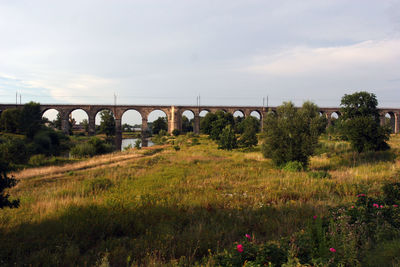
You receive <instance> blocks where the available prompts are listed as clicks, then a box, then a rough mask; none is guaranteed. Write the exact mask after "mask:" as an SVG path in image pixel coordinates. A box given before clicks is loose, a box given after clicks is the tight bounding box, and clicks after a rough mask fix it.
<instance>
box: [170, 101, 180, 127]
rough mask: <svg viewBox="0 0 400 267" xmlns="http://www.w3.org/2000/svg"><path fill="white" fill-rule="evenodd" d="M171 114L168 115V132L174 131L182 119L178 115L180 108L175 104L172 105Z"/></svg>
mask: <svg viewBox="0 0 400 267" xmlns="http://www.w3.org/2000/svg"><path fill="white" fill-rule="evenodd" d="M169 115H170V116H168V132H169V133H172V131H173V130H175V129H178V130H179V125H180V121H181V120H180V119H179V116H178V109H177V108H175V106H171V109H170V114H169Z"/></svg>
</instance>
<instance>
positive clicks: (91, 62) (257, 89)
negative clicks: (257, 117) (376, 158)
mask: <svg viewBox="0 0 400 267" xmlns="http://www.w3.org/2000/svg"><path fill="white" fill-rule="evenodd" d="M399 33H400V0H398V1H390V0H379V1H378V0H373V1H372V0H352V1H348V0H331V1H324V0H314V1H307V0H305V1H299V0H293V1H285V0H281V1H265V0H264V1H261V0H260V1H253V0H242V1H236V0H227V1H222V0H221V1H215V0H214V1H208V0H198V1H195V0H193V1H192V0H182V1H180V0H173V1H169V0H158V1H152V0H143V1H127V0H124V1H122V0H121V1H118V0H113V1H110V0H107V1H101V0H95V1H86V0H80V1H72V0H69V1H54V0H48V1H42V0H35V1H31V0H29V1H15V0H10V1H5V0H0V98H1V101H0V102H2V103H6V102H7V103H8V102H14V103H15V93H16V91H18V93H20V94H21V95H22V102H27V101H30V100H34V101H38V102H41V103H109V104H111V103H113V101H114V97H113V95H114V93H115V94H116V95H117V104H189V105H191V104H193V105H195V104H196V96H197V95H199V94H200V95H201V104H204V105H218V104H221V105H262V98H263V97H265V98H266V97H267V96H268V100H269V105H279V104H281V103H282V102H283V101H289V100H291V101H293V102H295V103H296V104H297V105H300V104H301V103H302V102H303V101H304V100H312V101H314V102H315V103H316V104H318V105H319V106H338V105H339V104H340V99H341V97H342V96H343V95H344V94H346V93H353V92H356V91H360V90H365V91H369V92H373V93H375V94H376V95H377V97H378V101H379V105H380V106H381V107H382V106H386V107H400V34H399ZM18 101H19V100H18ZM265 102H266V101H265Z"/></svg>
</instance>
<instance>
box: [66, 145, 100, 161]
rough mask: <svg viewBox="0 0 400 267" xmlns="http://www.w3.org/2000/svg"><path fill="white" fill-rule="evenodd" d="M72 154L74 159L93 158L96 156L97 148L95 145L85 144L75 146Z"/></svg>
mask: <svg viewBox="0 0 400 267" xmlns="http://www.w3.org/2000/svg"><path fill="white" fill-rule="evenodd" d="M70 153H71V156H72V157H74V158H84V157H93V156H94V155H96V148H95V146H94V145H93V144H90V143H83V144H78V145H76V146H74V147H73V148H72V149H71V151H70Z"/></svg>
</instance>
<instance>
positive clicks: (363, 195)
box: [357, 194, 365, 197]
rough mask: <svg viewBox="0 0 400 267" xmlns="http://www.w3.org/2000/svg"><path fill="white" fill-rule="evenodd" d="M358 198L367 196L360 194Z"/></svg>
mask: <svg viewBox="0 0 400 267" xmlns="http://www.w3.org/2000/svg"><path fill="white" fill-rule="evenodd" d="M357 197H365V194H358V195H357Z"/></svg>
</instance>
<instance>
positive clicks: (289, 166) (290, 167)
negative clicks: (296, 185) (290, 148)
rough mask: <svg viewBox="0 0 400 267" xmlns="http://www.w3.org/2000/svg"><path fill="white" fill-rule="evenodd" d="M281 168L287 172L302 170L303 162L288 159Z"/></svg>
mask: <svg viewBox="0 0 400 267" xmlns="http://www.w3.org/2000/svg"><path fill="white" fill-rule="evenodd" d="M283 170H285V171H289V172H299V171H303V170H304V164H303V163H302V162H299V161H289V162H287V163H286V164H285V165H284V166H283Z"/></svg>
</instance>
